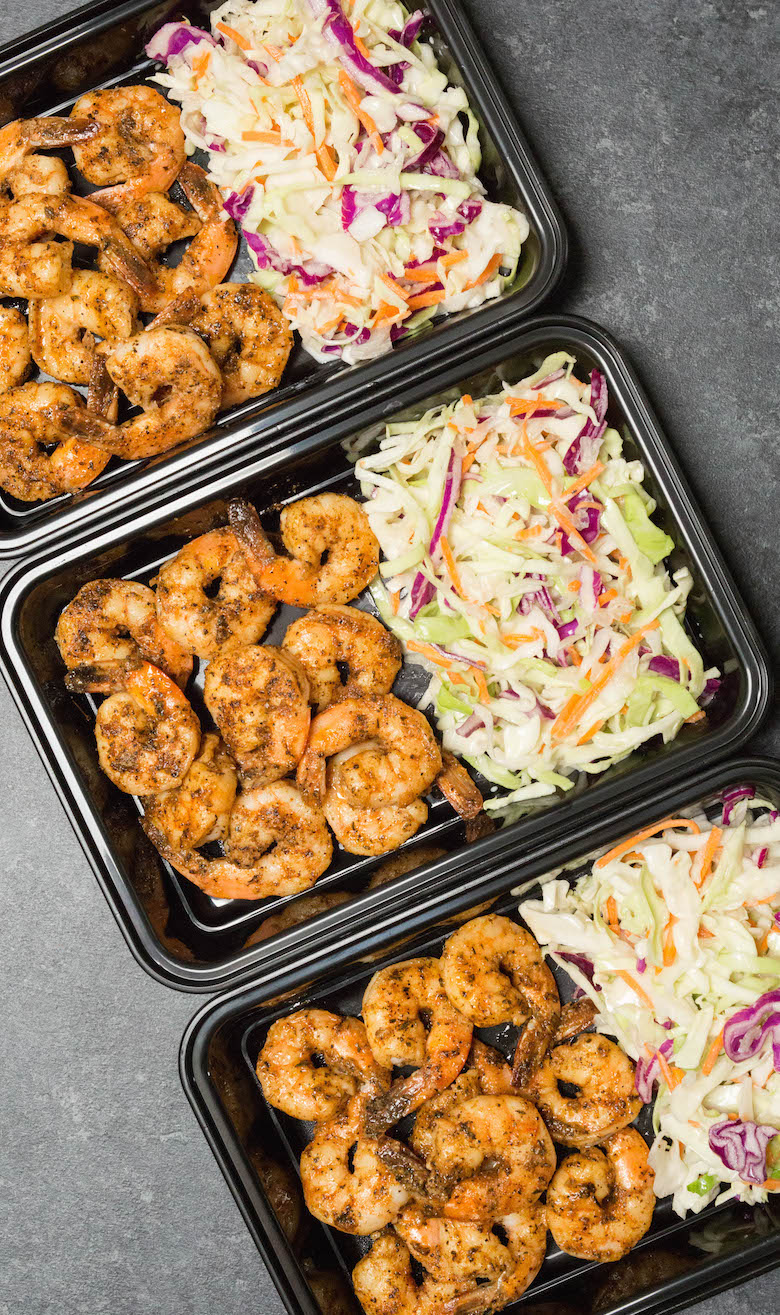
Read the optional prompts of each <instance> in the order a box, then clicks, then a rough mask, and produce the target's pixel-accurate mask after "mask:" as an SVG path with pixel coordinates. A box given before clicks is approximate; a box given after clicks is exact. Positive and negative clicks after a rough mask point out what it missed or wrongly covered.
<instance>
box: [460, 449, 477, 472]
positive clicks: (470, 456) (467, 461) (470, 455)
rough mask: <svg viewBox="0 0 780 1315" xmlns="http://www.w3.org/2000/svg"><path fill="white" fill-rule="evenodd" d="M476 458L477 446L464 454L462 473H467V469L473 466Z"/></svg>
mask: <svg viewBox="0 0 780 1315" xmlns="http://www.w3.org/2000/svg"><path fill="white" fill-rule="evenodd" d="M476 459H477V449H476V448H474V449H473V451H469V452H466V453H465V454H464V457H463V461H462V462H461V474H463V475H465V474H466V472H467V471H469V470H471V467H472V466H473V465H474V462H475V461H476Z"/></svg>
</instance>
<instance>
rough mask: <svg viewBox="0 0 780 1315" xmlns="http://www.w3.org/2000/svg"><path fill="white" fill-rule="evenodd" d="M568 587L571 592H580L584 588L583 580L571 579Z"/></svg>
mask: <svg viewBox="0 0 780 1315" xmlns="http://www.w3.org/2000/svg"><path fill="white" fill-rule="evenodd" d="M566 588H567V589H568V591H569V593H570V594H578V593H579V592H580V589H581V588H582V581H581V580H570V581H569V583H568V584H567V586H566Z"/></svg>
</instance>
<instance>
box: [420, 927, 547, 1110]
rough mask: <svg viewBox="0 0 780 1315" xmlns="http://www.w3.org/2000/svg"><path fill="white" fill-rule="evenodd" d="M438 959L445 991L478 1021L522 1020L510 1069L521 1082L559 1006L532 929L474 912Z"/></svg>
mask: <svg viewBox="0 0 780 1315" xmlns="http://www.w3.org/2000/svg"><path fill="white" fill-rule="evenodd" d="M441 964H442V978H443V980H444V984H445V987H446V989H447V994H448V995H449V997H450V999H451V1000H452V1002H453V1004H454V1005H455V1007H456V1009H460V1010H461V1012H462V1013H464V1014H466V1016H467V1017H468V1018H470V1019H471V1020H472V1022H474V1023H476V1025H477V1027H496V1026H498V1025H499V1024H500V1023H514V1024H515V1026H520V1025H521V1024H523V1023H525V1024H526V1026H525V1028H524V1030H523V1032H522V1033H521V1036H520V1040H519V1042H518V1046H517V1052H516V1055H515V1069H514V1072H515V1082H516V1085H517V1086H523V1085H524V1084H525V1083H526V1082H527V1080H528V1077H529V1076H530V1074H531V1073H532V1072H533V1071H534V1070H535V1069H536V1068H537V1067H538V1065H539V1064H540V1063H541V1061H542V1058H543V1056H544V1055H545V1053H546V1051H547V1049H548V1047H549V1044H550V1039H551V1037H552V1035H553V1033H554V1031H555V1029H556V1027H557V1026H558V1019H559V1017H560V1012H561V1005H560V999H559V997H558V988H557V986H556V985H555V978H554V977H553V975H552V973H551V972H550V969H549V968H548V967H547V965H546V963H545V962H544V959H543V958H542V952H541V950H540V949H539V946H538V944H537V942H536V941H535V940H534V938H533V936H532V935H531V933H530V932H528V931H525V930H524V928H522V927H518V926H517V924H516V923H514V922H512V921H511V920H510V919H509V918H502V917H499V916H498V915H497V914H487V915H486V916H485V917H482V918H474V919H472V921H471V922H467V923H466V924H465V926H463V927H460V928H459V929H458V931H456V932H454V933H453V935H452V936H450V937H449V938H448V940H447V941H446V942H445V945H444V949H443V951H442V956H441ZM527 1020H528V1021H527Z"/></svg>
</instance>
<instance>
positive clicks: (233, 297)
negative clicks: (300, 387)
mask: <svg viewBox="0 0 780 1315" xmlns="http://www.w3.org/2000/svg"><path fill="white" fill-rule="evenodd" d="M190 323H191V325H192V328H193V329H195V331H196V333H199V334H200V335H201V337H202V338H203V339H204V340H205V342H206V345H207V346H208V348H209V351H210V352H211V354H212V356H213V357H214V360H215V361H216V362H217V365H218V366H219V368H220V370H221V371H222V381H223V389H222V406H223V407H228V406H237V405H238V403H239V402H247V401H249V399H250V398H251V397H260V396H261V395H262V394H263V393H267V392H268V391H269V389H271V388H276V385H277V384H278V383H279V380H280V379H281V377H282V374H283V373H284V367H285V366H286V364H287V359H288V357H289V355H290V352H291V351H292V345H293V336H292V330H291V328H290V326H289V324H288V322H287V320H286V319H285V317H284V316H283V315H282V312H281V311H280V310H279V307H278V306H277V305H276V302H275V301H274V300H273V298H272V297H269V295H268V293H267V292H263V291H262V289H261V288H258V287H256V286H255V284H254V283H222V284H220V286H219V287H216V288H213V289H212V291H211V292H207V293H206V295H205V296H204V297H203V299H202V304H201V306H200V308H199V310H198V312H197V314H196V315H195V316H194V317H193V319H192V320H191V321H190Z"/></svg>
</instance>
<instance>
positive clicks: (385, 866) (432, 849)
mask: <svg viewBox="0 0 780 1315" xmlns="http://www.w3.org/2000/svg"><path fill="white" fill-rule="evenodd" d="M326 801H327V796H326ZM376 811H377V812H384V811H385V810H384V809H377V810H376ZM446 853H447V851H446V849H442V848H441V846H440V845H417V847H416V848H415V849H407V850H406V851H405V852H404V853H403V854H394V855H393V857H392V858H388V859H387V860H386V862H384V863H380V864H379V867H378V868H376V869H375V871H374V873H373V874H372V877H371V880H370V881H369V883H368V889H369V890H375V889H376V887H377V886H385V885H387V883H388V881H395V878H396V877H403V876H405V874H406V873H407V872H414V871H415V869H416V868H421V867H423V866H424V865H425V864H426V863H435V861H436V859H437V858H444V855H445V854H446Z"/></svg>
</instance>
